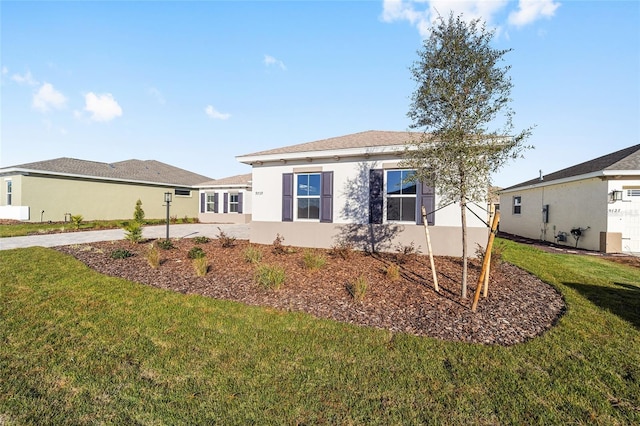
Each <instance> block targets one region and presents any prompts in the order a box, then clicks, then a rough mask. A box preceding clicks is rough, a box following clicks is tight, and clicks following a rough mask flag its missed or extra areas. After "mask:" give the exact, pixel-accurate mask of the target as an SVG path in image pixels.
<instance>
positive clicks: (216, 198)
mask: <svg viewBox="0 0 640 426" xmlns="http://www.w3.org/2000/svg"><path fill="white" fill-rule="evenodd" d="M213 212H214V213H218V193H217V192H216V193H214V194H213Z"/></svg>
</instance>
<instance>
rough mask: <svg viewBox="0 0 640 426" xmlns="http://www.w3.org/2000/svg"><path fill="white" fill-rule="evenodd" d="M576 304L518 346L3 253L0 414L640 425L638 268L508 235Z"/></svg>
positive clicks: (65, 259) (32, 254)
mask: <svg viewBox="0 0 640 426" xmlns="http://www.w3.org/2000/svg"><path fill="white" fill-rule="evenodd" d="M500 244H502V245H503V246H504V251H503V258H504V259H506V260H508V261H510V262H512V263H514V264H517V265H519V266H521V267H523V268H525V269H527V270H529V271H530V272H532V273H534V274H536V275H538V276H539V277H541V278H542V279H543V280H545V281H547V282H549V283H551V284H552V285H554V286H555V287H556V288H557V289H558V290H559V291H560V292H561V293H562V294H563V296H564V297H565V300H566V303H567V313H566V314H565V315H564V316H563V317H562V318H561V319H560V321H559V323H558V325H557V326H556V327H554V328H553V329H551V330H550V331H548V332H547V333H545V334H544V335H543V336H542V337H539V338H536V339H534V340H532V341H529V342H527V343H524V344H520V345H515V346H511V347H502V346H485V345H479V344H465V343H453V342H446V341H441V340H436V339H431V338H421V337H415V336H410V335H405V334H394V333H391V332H388V331H384V330H377V329H370V328H364V327H356V326H352V325H347V324H343V323H339V322H335V321H330V320H319V319H315V318H313V317H311V316H309V315H306V314H300V313H287V312H283V311H278V310H274V309H267V308H260V307H249V306H245V305H242V304H240V303H235V302H227V301H218V300H214V299H210V298H206V297H202V296H186V295H182V294H178V293H174V292H170V291H165V290H160V289H156V288H152V287H148V286H144V285H140V284H136V283H132V282H129V281H126V280H122V279H116V278H109V277H105V276H102V275H100V274H98V273H96V272H94V271H93V270H90V269H89V268H87V267H86V266H85V265H83V264H82V263H80V262H78V261H76V260H75V259H73V258H72V257H70V256H67V255H63V254H61V253H59V252H57V251H55V250H50V249H43V248H30V249H18V250H10V251H2V252H0V424H5V423H6V424H14V423H15V424H58V423H71V424H79V423H80V424H82V423H114V424H134V423H139V424H207V423H221V424H247V423H257V424H297V423H306V424H318V423H320V424H385V425H386V424H423V423H436V424H536V423H537V424H567V423H573V424H576V423H577V424H607V425H609V424H634V423H635V424H638V423H640V330H639V329H640V270H639V269H637V268H632V267H629V266H624V265H617V264H613V263H610V262H607V261H606V260H603V259H599V258H592V257H586V256H567V255H557V254H550V253H546V252H542V251H540V250H537V249H534V248H530V247H526V246H523V245H520V244H517V243H513V242H510V241H503V240H501V241H500Z"/></svg>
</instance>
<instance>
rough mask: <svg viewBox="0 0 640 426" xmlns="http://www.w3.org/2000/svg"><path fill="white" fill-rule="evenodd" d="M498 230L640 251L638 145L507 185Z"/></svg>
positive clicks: (603, 249)
mask: <svg viewBox="0 0 640 426" xmlns="http://www.w3.org/2000/svg"><path fill="white" fill-rule="evenodd" d="M500 210H501V216H500V218H501V220H500V231H503V232H507V233H509V234H514V235H519V236H523V237H527V238H535V239H539V240H542V241H548V242H553V243H557V244H560V245H567V246H573V247H578V248H583V249H587V250H598V251H601V252H606V253H617V252H629V253H639V252H640V145H634V146H631V147H629V148H626V149H622V150H620V151H616V152H613V153H611V154H607V155H604V156H602V157H598V158H595V159H593V160H590V161H586V162H584V163H580V164H577V165H575V166H572V167H568V168H566V169H562V170H560V171H557V172H554V173H550V174H548V175H544V176H541V177H539V178H537V179H532V180H529V181H526V182H523V183H520V184H517V185H514V186H511V187H508V188H505V189H503V190H502V191H501V193H500Z"/></svg>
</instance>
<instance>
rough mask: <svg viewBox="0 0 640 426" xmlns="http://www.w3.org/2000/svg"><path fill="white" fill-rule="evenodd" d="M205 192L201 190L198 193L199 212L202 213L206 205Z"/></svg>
mask: <svg viewBox="0 0 640 426" xmlns="http://www.w3.org/2000/svg"><path fill="white" fill-rule="evenodd" d="M205 204H206V194H205V193H204V192H203V193H201V194H200V213H204V210H205V207H206V205H205Z"/></svg>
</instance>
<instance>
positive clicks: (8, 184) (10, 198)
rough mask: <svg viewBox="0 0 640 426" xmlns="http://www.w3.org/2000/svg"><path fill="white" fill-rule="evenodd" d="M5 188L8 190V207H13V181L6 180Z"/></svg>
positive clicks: (6, 199)
mask: <svg viewBox="0 0 640 426" xmlns="http://www.w3.org/2000/svg"><path fill="white" fill-rule="evenodd" d="M5 188H6V190H7V196H6V198H5V201H6V202H7V206H11V205H12V203H13V181H12V180H11V179H5Z"/></svg>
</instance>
